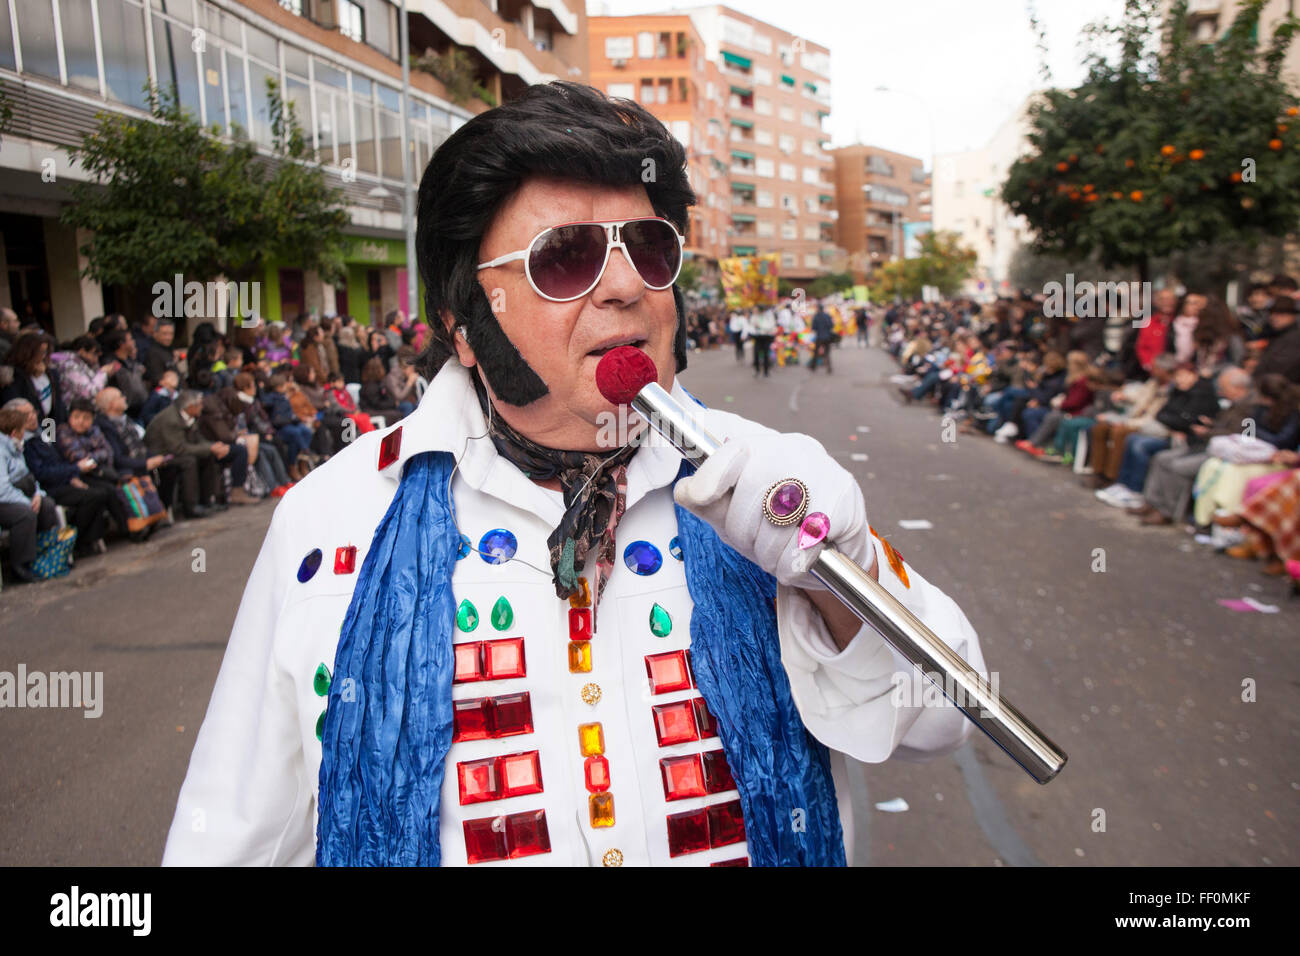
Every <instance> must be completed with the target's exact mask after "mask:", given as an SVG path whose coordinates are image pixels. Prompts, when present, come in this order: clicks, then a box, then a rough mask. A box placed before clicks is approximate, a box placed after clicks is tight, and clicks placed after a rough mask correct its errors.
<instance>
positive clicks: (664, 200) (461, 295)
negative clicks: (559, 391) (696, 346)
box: [415, 82, 695, 405]
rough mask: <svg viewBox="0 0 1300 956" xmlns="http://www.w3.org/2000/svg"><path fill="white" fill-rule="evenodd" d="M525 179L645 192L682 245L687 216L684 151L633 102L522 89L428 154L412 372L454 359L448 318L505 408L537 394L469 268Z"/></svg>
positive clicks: (678, 350)
mask: <svg viewBox="0 0 1300 956" xmlns="http://www.w3.org/2000/svg"><path fill="white" fill-rule="evenodd" d="M530 176H551V177H555V178H558V179H567V180H573V181H577V182H584V183H593V184H598V185H603V186H634V185H643V186H644V187H645V190H646V194H647V195H648V196H649V199H650V203H651V205H652V207H653V208H654V211H655V214H656V215H659V216H662V217H663V218H665V219H667V220H668V221H670V222H671V223H673V225H675V226H676V227H677V229H678V231H680V232H681V233H682V234H683V235H685V234H686V229H687V215H686V208H687V207H688V206H691V205H694V203H695V193H694V192H693V190H692V189H691V186H690V182H689V181H688V180H687V177H686V151H685V149H684V148H683V147H682V145H681V143H679V142H678V141H677V140H676V139H674V138H673V136H672V135H671V134H670V133H669V132H668V130H667V129H666V128H665V127H664V125H663V123H661V122H660V121H659V120H658V119H656V118H655V117H654V116H653V115H652V114H650V113H649V112H647V111H646V110H645V109H644V108H642V107H641V106H640V105H638V104H637V103H635V102H633V101H631V100H625V99H611V98H609V97H607V96H606V95H605V94H604V93H602V92H600V91H599V90H597V89H595V88H594V87H590V86H585V85H583V84H580V83H568V82H555V83H548V84H544V85H537V86H531V87H529V88H528V90H526V91H525V92H524V94H523V95H522V96H520V97H519V98H518V99H515V100H511V101H510V102H509V103H506V104H504V105H502V106H498V107H496V108H495V109H491V110H488V111H487V112H485V113H481V114H480V115H478V116H476V117H474V118H473V119H472V120H470V121H469V122H467V123H466V124H465V125H464V126H462V127H461V128H460V129H458V130H456V132H455V133H453V134H452V135H451V136H450V137H449V138H448V139H447V140H446V141H445V142H444V143H443V144H442V145H441V146H439V147H438V149H437V151H436V152H435V153H434V154H433V158H432V159H431V160H430V161H429V165H428V166H427V167H426V168H425V171H424V176H423V177H422V178H421V180H420V193H419V201H418V208H417V213H416V215H417V221H416V233H415V251H416V259H417V261H418V263H419V267H420V277H421V278H422V279H423V280H424V289H425V293H424V305H425V311H426V315H427V320H428V322H429V325H430V327H431V329H432V332H433V334H432V336H431V337H430V342H429V345H428V346H427V347H426V348H425V350H424V353H423V354H422V355H421V356H420V360H419V368H420V371H421V373H422V374H423V375H424V376H425V377H427V378H432V377H433V376H434V375H435V374H437V371H438V369H440V368H441V367H442V365H443V363H444V362H445V361H446V360H447V359H448V358H449V357H450V356H451V355H453V354H454V352H455V348H454V347H453V345H452V333H449V332H448V330H447V328H446V327H445V326H444V324H443V322H442V318H441V315H442V312H443V311H444V310H446V311H447V312H449V313H451V315H453V316H454V317H455V325H463V326H465V334H466V339H467V341H468V342H469V344H470V347H471V348H473V350H474V354H475V356H476V357H477V358H478V361H479V363H480V364H481V365H482V367H483V371H484V374H485V375H486V376H487V379H488V382H489V384H490V385H491V386H492V391H493V392H494V393H496V395H497V397H498V398H500V399H501V400H502V401H504V402H507V403H508V404H511V405H526V404H528V403H530V402H533V401H536V400H537V399H539V398H541V397H542V396H543V395H545V394H546V393H547V388H546V385H545V383H544V382H542V380H541V379H540V378H539V377H538V375H537V373H536V372H535V371H534V370H533V369H532V367H531V366H530V365H528V363H527V362H525V361H524V359H523V357H522V356H521V355H520V354H519V352H518V350H517V349H516V348H515V347H514V345H513V343H511V341H510V339H509V338H507V337H506V334H505V332H504V330H502V328H501V326H500V324H498V322H497V320H496V316H495V315H494V314H493V312H492V305H491V302H490V301H489V300H488V297H487V294H486V293H485V292H484V290H483V287H482V286H481V285H480V284H479V281H478V272H477V266H478V262H479V258H478V256H479V244H480V242H481V241H482V239H483V234H484V233H485V232H487V229H488V227H489V225H490V224H491V222H492V219H493V217H494V216H495V215H496V213H497V210H498V209H500V208H501V206H502V204H503V203H504V202H505V201H506V200H507V199H508V198H509V197H510V196H511V195H512V194H513V193H514V192H515V191H516V190H517V189H518V188H519V187H520V186H521V185H522V184H523V181H524V180H525V179H526V178H528V177H530ZM673 300H674V302H675V303H676V306H677V333H676V338H675V340H674V346H673V347H674V353H675V358H676V361H677V371H679V372H680V371H682V369H684V368H685V367H686V322H685V308H684V303H683V301H682V295H681V292H680V291H679V290H678V289H677V287H676V286H674V287H673ZM455 325H454V326H453V330H452V332H453V333H454V328H455Z"/></svg>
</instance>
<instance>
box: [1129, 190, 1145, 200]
mask: <svg viewBox="0 0 1300 956" xmlns="http://www.w3.org/2000/svg"><path fill="white" fill-rule="evenodd" d="M1128 198H1129V199H1131V200H1133V201H1134V202H1141V201H1142V190H1140V189H1135V190H1133V191H1132V192H1131V193H1129V194H1128Z"/></svg>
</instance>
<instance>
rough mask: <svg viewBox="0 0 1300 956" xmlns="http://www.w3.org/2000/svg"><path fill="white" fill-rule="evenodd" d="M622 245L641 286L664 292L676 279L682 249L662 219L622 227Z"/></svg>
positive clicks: (647, 220) (675, 236) (641, 220)
mask: <svg viewBox="0 0 1300 956" xmlns="http://www.w3.org/2000/svg"><path fill="white" fill-rule="evenodd" d="M623 244H624V245H626V246H627V251H628V255H629V256H630V257H631V259H632V265H634V266H635V267H636V271H637V272H639V273H641V278H642V279H644V280H645V284H646V285H648V286H653V287H655V288H659V289H662V288H665V287H667V286H669V285H671V284H672V281H673V280H674V279H675V278H677V269H678V267H679V266H680V265H681V257H682V247H681V245H680V244H679V243H678V241H677V232H676V231H675V230H674V229H673V227H672V226H671V225H670V224H669V223H667V222H664V221H663V220H662V219H639V220H637V221H635V222H629V223H628V224H627V225H626V226H624V227H623Z"/></svg>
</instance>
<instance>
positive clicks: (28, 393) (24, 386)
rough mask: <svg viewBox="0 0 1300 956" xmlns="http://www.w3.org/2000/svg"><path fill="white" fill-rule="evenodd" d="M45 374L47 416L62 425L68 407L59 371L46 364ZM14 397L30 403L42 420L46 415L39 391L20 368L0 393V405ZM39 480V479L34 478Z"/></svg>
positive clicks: (66, 415) (15, 370)
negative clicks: (47, 394)
mask: <svg viewBox="0 0 1300 956" xmlns="http://www.w3.org/2000/svg"><path fill="white" fill-rule="evenodd" d="M45 374H46V375H48V376H49V377H50V396H51V397H50V411H49V413H48V414H49V417H50V418H53V419H54V423H55V424H56V425H62V424H63V423H64V422H66V421H67V420H68V407H67V406H66V405H64V404H63V386H62V385H61V384H60V382H59V373H58V372H57V371H55V369H54V367H53V366H46V369H45ZM14 398H23V399H26V400H27V401H29V402H31V403H32V407H33V408H34V409H36V417H37V418H39V419H41V420H42V421H43V420H44V419H45V417H46V412H45V408H44V406H42V405H41V393H40V392H39V391H37V390H36V386H35V385H33V384H32V380H31V378H30V377H29V376H28V374H27V373H26V372H24V371H23V370H22V369H20V368H16V369H14V380H13V382H11V383H10V385H9V387H8V388H6V389H5V390H4V392H3V393H0V405H3V404H4V403H5V402H7V401H9V400H10V399H14ZM36 480H37V481H40V479H39V478H38V479H36Z"/></svg>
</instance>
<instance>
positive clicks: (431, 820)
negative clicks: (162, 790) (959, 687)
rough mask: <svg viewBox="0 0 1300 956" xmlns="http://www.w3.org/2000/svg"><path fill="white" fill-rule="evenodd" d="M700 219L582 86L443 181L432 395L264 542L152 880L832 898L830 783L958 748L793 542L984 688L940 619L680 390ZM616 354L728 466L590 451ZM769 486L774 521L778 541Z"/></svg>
mask: <svg viewBox="0 0 1300 956" xmlns="http://www.w3.org/2000/svg"><path fill="white" fill-rule="evenodd" d="M647 170H651V171H652V172H651V173H650V174H647V173H646V171H647ZM694 201H695V197H694V194H693V193H692V190H691V187H690V185H689V184H688V182H687V177H686V172H685V153H684V150H683V148H682V146H681V145H680V144H679V143H678V142H677V141H676V140H674V139H673V138H672V137H671V136H670V135H669V133H668V132H667V130H666V129H665V128H664V126H663V124H661V123H660V122H659V121H658V120H656V119H655V118H654V117H653V116H651V115H650V114H649V113H647V112H646V111H645V110H644V109H642V108H641V107H640V106H638V105H637V104H635V103H633V102H630V101H627V100H612V99H609V98H607V97H605V96H604V94H602V93H600V92H599V91H597V90H594V89H592V88H590V87H587V86H583V85H579V84H573V83H551V84H548V85H539V86H534V87H532V88H531V89H529V90H528V91H527V92H526V93H525V94H524V95H523V96H522V97H520V98H519V99H517V100H515V101H513V102H510V103H507V104H505V105H503V106H500V107H498V108H496V109H493V110H490V111H488V112H486V113H483V114H482V115H480V116H478V117H476V118H475V119H473V120H471V121H469V122H468V123H466V124H465V125H464V126H463V127H461V128H460V129H459V130H457V131H456V132H455V133H454V134H453V135H452V136H451V137H450V138H449V139H448V140H447V141H446V142H445V143H444V144H443V145H442V146H441V147H440V148H439V149H438V151H437V153H436V154H435V155H434V157H433V159H432V161H431V162H430V164H429V167H428V169H427V170H426V171H425V173H424V177H423V180H422V181H421V184H420V191H419V210H418V222H419V226H418V235H417V254H418V259H419V266H420V272H421V275H422V277H423V280H424V283H425V287H426V299H425V301H426V306H427V312H428V314H429V315H430V316H431V317H432V318H431V323H432V325H433V329H434V336H433V344H432V346H431V348H430V350H429V352H428V353H427V354H426V355H425V356H424V357H423V360H424V363H425V370H426V372H425V373H426V375H428V376H430V377H431V381H430V385H429V388H428V390H427V391H426V392H425V394H424V396H423V398H422V399H421V401H420V404H419V406H418V408H417V409H416V410H415V412H414V413H413V414H411V415H410V416H409V417H407V418H405V419H403V420H402V421H401V422H399V423H394V424H392V425H390V426H389V427H388V428H386V429H382V430H379V431H377V432H372V433H370V434H367V435H364V436H362V437H360V438H358V439H357V440H356V441H355V442H353V443H352V444H351V445H350V446H348V447H347V448H346V449H345V450H344V451H343V452H342V453H340V454H339V455H337V456H335V457H334V458H333V459H331V460H330V462H329V463H328V464H326V465H325V466H324V467H322V468H319V469H317V470H316V471H313V472H312V473H311V475H310V476H308V477H307V478H306V479H305V480H304V481H302V482H301V483H300V484H299V485H298V486H297V487H296V488H294V490H293V491H291V492H290V493H289V494H288V495H286V496H285V498H284V499H283V500H282V501H281V502H280V504H279V506H278V508H277V509H276V512H275V515H274V518H273V520H272V522H271V526H270V529H269V531H268V533H267V536H266V540H265V542H264V544H263V546H262V550H261V553H260V554H259V556H258V559H257V562H256V564H255V566H254V568H253V571H252V574H251V576H250V578H249V581H248V585H247V589H246V590H245V592H244V597H243V602H242V603H241V605H240V608H239V613H238V616H237V618H236V620H235V626H234V630H233V632H232V634H231V637H230V642H229V646H228V648H227V651H226V655H225V660H224V662H223V664H222V667H221V672H220V675H219V677H218V678H217V683H216V687H215V689H214V691H213V694H212V700H211V703H210V704H209V707H208V712H207V716H206V718H205V720H204V723H203V727H202V729H201V730H200V732H199V735H198V740H197V742H196V744H195V747H194V753H193V756H192V758H191V760H190V765H189V770H188V773H187V775H186V778H185V782H184V785H183V786H182V788H181V792H180V798H179V802H178V805H177V808H176V816H175V819H174V821H173V823H172V826H171V831H170V834H169V836H168V840H167V848H166V851H165V854H164V860H163V862H164V863H165V864H263V865H280V864H299V865H305V864H310V863H313V862H315V863H317V864H319V865H325V866H366V865H412V866H437V865H463V864H471V865H482V866H493V865H496V866H534V865H541V866H554V865H578V866H624V865H627V866H631V865H654V866H675V865H680V866H706V865H736V866H742V865H753V866H777V865H794V866H833V865H844V863H845V861H846V858H847V857H850V856H851V853H852V840H853V821H852V817H851V811H850V807H849V800H848V787H847V781H846V777H845V765H844V758H843V755H846V754H847V755H848V756H851V757H853V758H855V759H857V760H861V761H867V762H871V763H876V762H880V761H883V760H885V759H887V758H889V757H890V756H891V755H896V756H898V757H900V758H904V759H908V758H910V759H920V758H926V757H932V756H934V755H938V754H943V753H948V752H951V751H952V750H953V749H955V748H956V747H958V746H959V745H960V744H961V743H962V742H963V741H964V740H965V739H966V737H967V735H968V733H969V731H970V727H969V724H968V721H967V720H966V718H965V717H964V716H963V715H962V714H961V712H960V711H958V710H957V709H956V708H955V707H953V706H951V705H946V702H945V706H933V705H931V706H922V698H923V695H922V692H921V689H922V684H921V681H922V679H921V678H920V676H919V675H917V674H916V673H915V669H914V668H913V667H912V666H911V665H910V664H909V663H908V662H907V661H906V660H904V659H903V658H902V657H901V656H899V655H897V654H896V653H895V652H894V651H893V650H892V649H891V648H890V647H889V646H888V645H886V644H885V643H884V642H883V641H882V640H881V639H880V638H879V636H878V635H876V634H875V632H874V631H872V630H870V629H869V628H865V627H862V626H861V625H860V622H859V621H858V620H857V618H855V617H854V616H853V615H852V614H850V613H849V612H848V611H847V610H845V609H844V608H843V607H842V606H841V605H840V604H839V603H838V602H837V601H836V600H835V598H834V597H833V596H832V595H831V594H830V592H829V591H827V590H825V589H824V588H822V586H821V585H820V583H819V582H817V581H816V580H815V579H814V578H812V577H811V576H810V575H808V574H806V573H801V572H800V571H798V570H796V568H797V567H801V566H806V565H802V564H801V563H800V562H799V560H798V559H799V557H800V555H801V548H800V544H801V540H802V541H803V543H807V541H808V540H809V539H808V534H809V531H808V527H809V521H810V520H811V519H809V518H807V517H803V516H804V515H805V514H808V515H812V514H815V515H818V516H821V515H824V516H825V519H826V520H828V522H829V535H828V539H829V540H833V541H834V542H835V543H836V545H837V547H839V548H840V549H841V550H842V551H843V552H844V553H845V554H847V555H848V556H849V557H850V558H852V559H853V560H855V561H857V562H858V563H859V564H860V565H861V566H862V567H864V568H867V569H868V571H869V573H870V574H871V575H872V576H873V577H875V578H876V579H877V580H879V581H880V583H881V584H882V585H883V586H884V587H885V588H886V589H888V590H889V592H890V593H891V594H893V595H894V596H895V597H896V598H898V599H899V600H900V601H901V602H902V603H903V604H904V605H905V606H907V607H908V608H909V609H910V610H911V611H912V612H913V613H914V614H915V615H916V616H917V617H919V618H920V619H921V620H922V621H924V622H925V623H926V624H927V625H928V626H929V627H930V628H931V629H932V630H933V631H934V632H935V633H936V634H938V635H939V636H940V637H941V638H942V639H943V640H944V641H945V642H947V643H948V644H949V645H950V646H951V647H952V648H953V649H954V650H955V651H956V652H957V653H958V654H960V655H961V656H962V657H963V658H964V659H965V660H966V661H968V662H969V663H970V664H972V665H973V666H974V667H975V668H976V669H977V670H979V671H981V672H984V670H985V668H984V661H983V657H982V654H981V651H980V645H979V639H978V637H977V635H976V633H975V631H974V629H973V628H972V627H971V625H970V623H969V622H968V621H967V619H966V616H965V615H964V614H963V613H962V611H961V609H960V608H958V607H957V605H956V604H955V603H954V602H953V601H952V600H951V599H950V598H949V597H948V596H947V595H945V594H944V593H943V592H942V591H940V590H939V589H938V588H936V587H934V586H933V585H931V584H929V583H928V582H927V581H926V580H925V579H924V578H922V577H921V575H920V574H918V573H917V572H916V570H915V569H914V568H911V567H909V566H907V565H905V564H904V563H903V561H902V559H901V558H900V557H899V555H898V553H897V552H895V551H894V550H893V549H892V548H891V547H890V546H889V545H888V544H886V543H885V542H883V541H882V540H881V539H880V538H878V537H877V536H876V535H875V533H874V532H873V531H872V530H871V529H870V527H869V526H868V523H867V514H866V508H865V505H864V502H863V497H862V492H861V490H860V489H859V487H858V485H857V483H856V482H855V481H854V479H853V478H852V476H851V475H849V474H848V472H847V471H845V469H844V468H842V467H841V466H840V465H839V464H837V463H836V462H835V461H834V460H833V459H832V458H831V457H830V455H828V454H827V453H826V451H825V450H824V449H823V448H822V446H821V445H820V444H818V443H817V442H816V441H814V440H813V439H811V438H809V437H808V436H806V435H801V434H781V433H778V432H774V431H772V430H770V429H768V428H765V427H763V426H761V425H758V424H755V423H753V422H750V421H747V420H745V419H744V418H741V417H739V416H738V415H733V414H728V413H725V412H720V411H714V410H710V409H705V408H702V407H699V406H698V405H697V404H694V403H693V400H692V399H691V398H690V396H689V395H688V394H687V393H686V392H685V391H684V390H683V389H682V387H681V385H680V384H678V383H677V382H676V377H675V373H676V372H678V371H681V370H682V369H683V368H684V367H685V365H686V351H685V336H684V331H685V319H684V312H683V304H682V299H681V295H680V293H679V292H678V291H677V289H676V288H675V287H674V286H673V285H672V282H673V280H675V279H676V276H677V273H678V270H679V269H680V257H681V248H682V242H681V239H680V236H681V234H682V233H683V232H684V230H685V228H686V223H687V206H688V205H690V204H692V203H694ZM626 345H631V346H633V347H635V348H639V349H641V350H643V351H644V352H645V353H646V355H648V356H649V357H650V358H651V359H653V361H654V363H655V365H656V367H657V369H658V372H659V378H658V381H659V384H660V385H662V386H663V387H664V388H665V389H667V390H669V391H670V392H672V393H673V394H674V395H675V396H676V397H677V398H678V399H679V400H680V401H682V402H683V403H685V404H687V405H689V406H690V407H691V408H693V409H695V413H696V414H697V415H698V420H699V422H700V424H701V425H703V426H704V427H705V428H707V429H708V430H709V431H710V432H712V433H713V434H714V435H715V436H717V437H718V438H719V439H725V444H724V446H723V448H722V450H721V451H720V452H719V453H717V454H715V455H714V456H713V457H712V458H710V459H709V460H708V461H707V462H706V463H705V464H704V465H702V466H701V467H700V468H699V469H698V471H693V469H692V468H690V467H689V466H688V465H684V464H683V461H682V459H681V457H680V455H679V454H678V453H677V452H676V451H674V450H673V449H672V448H671V447H669V446H668V445H667V444H666V443H663V442H629V443H628V444H626V445H625V446H623V447H609V445H610V443H609V442H608V440H603V441H602V439H601V429H602V427H604V429H605V434H606V435H608V434H609V432H610V429H609V428H608V427H607V426H608V423H609V421H610V419H609V418H608V416H610V415H611V414H616V413H617V410H616V409H615V408H614V407H613V406H611V405H610V404H609V403H608V402H607V401H606V400H605V399H604V398H602V396H601V394H600V393H599V391H598V390H597V387H596V384H595V369H596V365H597V362H598V361H599V359H600V357H601V356H602V355H603V354H605V353H606V352H607V351H609V350H610V349H611V348H614V347H619V346H626ZM790 478H798V479H799V480H800V481H801V482H802V483H803V492H802V494H801V495H796V498H802V499H803V500H802V501H801V502H800V501H785V502H782V507H781V508H779V509H774V507H773V505H772V501H773V499H772V498H771V496H770V495H769V491H770V490H771V489H772V488H773V487H779V486H781V485H782V483H783V482H784V483H786V484H787V485H789V484H790V483H789V482H787V481H786V479H790ZM794 505H798V506H799V508H798V514H797V515H795V517H803V522H802V523H800V522H795V523H788V521H785V520H784V519H787V518H789V517H790V514H789V513H790V510H791V507H793V506H794ZM786 506H789V507H786ZM778 512H779V513H778ZM818 520H821V519H818ZM778 521H781V522H782V523H778ZM930 697H931V695H928V694H927V695H925V699H926V700H927V701H929V700H930Z"/></svg>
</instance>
